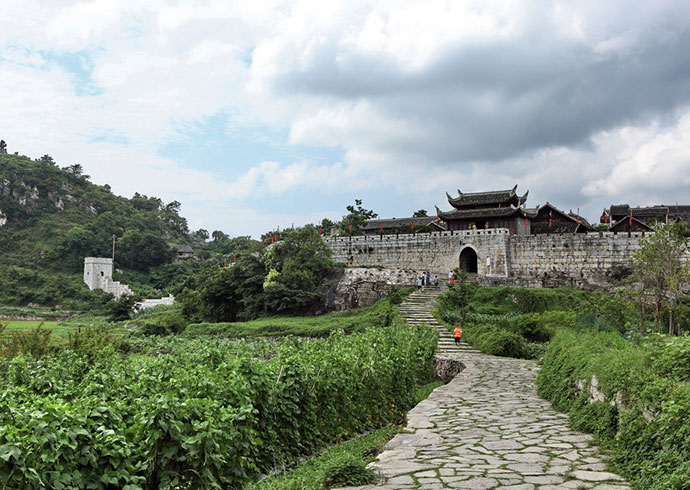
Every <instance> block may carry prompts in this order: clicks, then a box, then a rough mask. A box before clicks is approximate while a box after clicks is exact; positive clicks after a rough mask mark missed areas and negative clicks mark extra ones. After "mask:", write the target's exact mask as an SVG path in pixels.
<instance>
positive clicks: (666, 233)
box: [631, 224, 690, 334]
mask: <svg viewBox="0 0 690 490" xmlns="http://www.w3.org/2000/svg"><path fill="white" fill-rule="evenodd" d="M687 253H688V239H687V238H686V237H684V236H683V235H682V234H681V233H679V230H678V227H677V226H676V225H663V224H660V225H657V226H655V227H654V233H651V234H648V235H646V236H644V237H642V238H641V239H640V248H639V249H638V250H637V251H636V252H635V253H634V254H633V257H632V261H631V262H632V268H633V272H634V278H635V280H637V281H639V283H640V284H641V285H642V290H643V291H645V292H648V294H644V297H648V298H649V299H650V300H651V301H652V303H653V307H654V325H655V327H656V329H657V330H659V331H660V330H661V317H662V312H663V309H664V307H666V308H667V309H668V316H669V334H672V333H673V332H674V328H673V320H674V313H675V310H676V307H677V306H678V302H679V300H680V298H681V296H682V295H683V291H684V289H685V288H687V287H688V285H689V284H690V269H689V267H688V264H687V262H685V261H684V255H686V254H687ZM645 303H646V302H644V301H642V298H641V313H642V315H644V307H645V306H644V305H645Z"/></svg>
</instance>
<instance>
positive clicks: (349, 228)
mask: <svg viewBox="0 0 690 490" xmlns="http://www.w3.org/2000/svg"><path fill="white" fill-rule="evenodd" d="M347 229H348V230H350V233H352V225H350V226H348V227H347Z"/></svg>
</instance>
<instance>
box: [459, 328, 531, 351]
mask: <svg viewBox="0 0 690 490" xmlns="http://www.w3.org/2000/svg"><path fill="white" fill-rule="evenodd" d="M463 338H464V339H465V340H466V341H467V342H469V343H470V344H472V345H474V346H476V347H477V348H478V349H479V350H481V351H482V352H484V353H486V354H489V355H492V356H502V357H525V355H526V354H527V345H526V342H525V340H524V339H523V338H522V337H521V336H520V335H518V334H516V333H514V332H510V331H508V330H505V329H502V328H500V327H496V326H494V325H488V324H479V325H472V326H468V327H466V328H465V329H463Z"/></svg>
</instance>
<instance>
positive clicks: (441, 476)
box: [358, 289, 629, 490]
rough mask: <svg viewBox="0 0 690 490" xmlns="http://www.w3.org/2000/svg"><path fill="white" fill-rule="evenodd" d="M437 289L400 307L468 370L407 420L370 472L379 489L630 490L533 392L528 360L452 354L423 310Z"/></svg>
mask: <svg viewBox="0 0 690 490" xmlns="http://www.w3.org/2000/svg"><path fill="white" fill-rule="evenodd" d="M440 293H441V291H440V290H433V289H431V290H428V291H424V290H423V291H418V292H415V293H414V294H413V295H412V296H410V297H409V298H408V300H407V301H405V303H403V304H402V305H401V307H400V312H401V313H402V314H403V316H405V318H406V320H407V322H408V323H410V324H421V323H426V324H428V325H430V326H432V327H434V328H436V329H438V330H439V333H440V334H441V339H440V341H439V348H440V351H441V354H442V355H443V356H444V357H453V358H456V359H459V360H461V361H462V362H463V363H464V364H465V366H466V368H465V370H464V371H462V372H461V373H460V374H459V375H457V376H456V377H455V378H454V379H453V381H451V382H450V383H448V384H447V385H445V386H441V387H440V388H437V389H436V390H435V391H434V392H433V393H432V394H431V396H429V398H428V399H426V400H425V401H423V402H422V403H420V404H419V405H417V406H416V407H415V408H414V409H412V411H410V412H409V413H408V415H407V420H408V424H407V428H406V430H405V432H403V433H401V434H398V435H397V436H396V437H394V438H393V439H392V440H391V441H390V442H389V443H388V445H387V446H386V450H385V451H384V452H383V453H381V454H380V455H379V457H378V460H377V461H376V462H375V463H374V466H375V468H377V469H378V470H379V471H380V472H381V474H382V476H383V480H384V481H382V482H381V483H380V484H378V485H373V486H372V485H369V486H364V487H358V488H359V489H360V490H365V489H378V490H393V489H429V490H436V489H441V488H459V489H468V490H469V489H494V488H501V489H512V490H533V489H540V490H549V489H557V488H562V489H568V488H569V489H596V490H623V489H627V488H629V486H628V484H627V483H626V482H625V481H624V480H623V479H622V478H621V477H619V476H618V475H615V474H613V473H609V472H607V471H606V465H605V464H604V462H603V461H604V460H603V457H602V455H601V453H600V451H599V449H598V448H597V447H596V446H594V445H592V443H591V436H589V435H587V434H583V433H580V432H577V431H574V430H572V429H570V428H569V426H568V416H567V415H564V414H561V413H558V412H556V411H555V410H553V409H552V408H551V405H550V403H549V402H547V401H544V400H542V399H540V398H539V397H538V396H537V392H536V376H537V365H536V364H535V363H534V362H533V361H523V360H518V359H508V358H502V357H492V356H487V355H485V354H482V353H480V352H478V351H476V350H474V349H472V348H471V347H470V346H468V345H466V344H461V345H460V346H459V347H458V346H454V345H453V343H452V340H451V339H450V334H449V332H447V330H446V329H445V327H443V326H441V325H439V324H438V323H437V322H436V321H435V319H434V318H433V316H432V315H431V313H430V312H431V310H432V309H433V304H434V302H435V300H436V298H437V297H438V295H439V294H440Z"/></svg>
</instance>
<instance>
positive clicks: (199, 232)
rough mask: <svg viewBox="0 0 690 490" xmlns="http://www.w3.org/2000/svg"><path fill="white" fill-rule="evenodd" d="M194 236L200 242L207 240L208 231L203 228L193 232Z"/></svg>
mask: <svg viewBox="0 0 690 490" xmlns="http://www.w3.org/2000/svg"><path fill="white" fill-rule="evenodd" d="M194 236H195V237H196V238H198V239H200V240H208V237H209V234H208V230H205V229H203V228H199V229H198V230H196V231H195V232H194Z"/></svg>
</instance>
